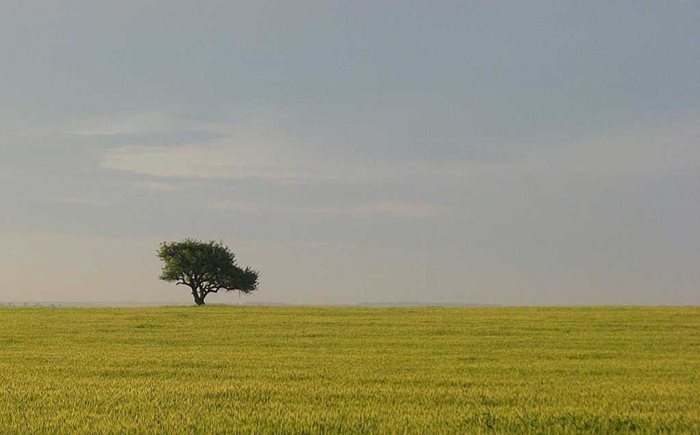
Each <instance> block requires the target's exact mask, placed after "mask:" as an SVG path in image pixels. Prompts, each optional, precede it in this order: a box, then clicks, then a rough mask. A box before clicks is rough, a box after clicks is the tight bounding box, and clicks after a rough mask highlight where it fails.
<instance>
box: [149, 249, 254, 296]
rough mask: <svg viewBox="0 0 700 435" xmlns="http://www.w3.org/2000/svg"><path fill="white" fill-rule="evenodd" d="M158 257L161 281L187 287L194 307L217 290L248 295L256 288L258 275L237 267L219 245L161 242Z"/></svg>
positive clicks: (226, 251)
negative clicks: (160, 262) (161, 268)
mask: <svg viewBox="0 0 700 435" xmlns="http://www.w3.org/2000/svg"><path fill="white" fill-rule="evenodd" d="M157 255H158V258H160V259H161V260H162V261H163V270H162V272H161V275H160V279H162V280H164V281H168V282H175V283H177V285H185V286H188V287H190V290H191V292H192V296H193V297H194V301H195V303H196V304H197V305H204V299H205V298H206V297H207V295H208V294H210V293H217V292H219V290H225V291H239V292H241V293H250V292H252V291H255V290H256V289H257V288H258V272H256V271H255V270H253V269H251V268H249V267H246V268H245V269H241V268H240V267H238V266H237V265H236V258H235V254H234V253H233V252H231V250H230V249H229V248H228V247H227V246H225V245H224V244H223V243H221V242H214V241H211V242H200V241H198V240H194V239H185V240H183V241H181V242H171V243H167V242H163V243H161V245H160V248H159V249H158V252H157Z"/></svg>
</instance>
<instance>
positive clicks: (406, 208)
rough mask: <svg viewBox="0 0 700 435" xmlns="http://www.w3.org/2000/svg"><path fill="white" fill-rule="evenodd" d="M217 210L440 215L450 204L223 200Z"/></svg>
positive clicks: (363, 215) (349, 214)
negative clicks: (290, 203) (301, 203)
mask: <svg viewBox="0 0 700 435" xmlns="http://www.w3.org/2000/svg"><path fill="white" fill-rule="evenodd" d="M210 208H212V209H215V210H231V211H239V212H244V213H255V214H257V213H260V214H266V213H302V214H313V215H330V216H354V217H370V216H377V215H383V216H394V217H402V218H413V219H424V218H431V217H436V216H439V215H441V214H443V213H444V212H446V211H447V207H444V206H440V205H435V204H428V203H422V202H401V201H381V202H373V203H368V204H359V205H349V206H323V205H313V206H286V205H274V204H264V203H255V202H232V201H220V202H215V203H212V204H210Z"/></svg>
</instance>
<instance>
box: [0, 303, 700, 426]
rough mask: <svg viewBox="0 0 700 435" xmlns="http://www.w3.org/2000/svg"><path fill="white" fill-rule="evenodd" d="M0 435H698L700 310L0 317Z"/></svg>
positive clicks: (70, 312)
mask: <svg viewBox="0 0 700 435" xmlns="http://www.w3.org/2000/svg"><path fill="white" fill-rule="evenodd" d="M0 404H2V405H1V406H0V433H19V432H22V433H38V432H40V433H96V432H103V433H227V432H235V433H273V432H274V433H387V432H409V433H473V432H538V433H541V432H633V431H634V432H681V433H683V432H686V433H699V432H700V308H634V307H629V308H615V307H607V308H306V307H252V306H250V307H233V306H231V307H226V306H207V307H172V308H107V309H103V308H53V309H52V308H3V309H0Z"/></svg>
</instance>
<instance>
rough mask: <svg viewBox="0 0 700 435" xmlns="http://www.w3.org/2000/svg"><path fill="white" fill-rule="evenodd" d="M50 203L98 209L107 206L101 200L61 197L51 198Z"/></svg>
mask: <svg viewBox="0 0 700 435" xmlns="http://www.w3.org/2000/svg"><path fill="white" fill-rule="evenodd" d="M51 202H54V203H57V204H68V205H82V206H92V207H100V206H106V205H109V202H107V201H102V200H97V199H92V198H82V197H74V196H61V197H57V198H53V199H52V201H51Z"/></svg>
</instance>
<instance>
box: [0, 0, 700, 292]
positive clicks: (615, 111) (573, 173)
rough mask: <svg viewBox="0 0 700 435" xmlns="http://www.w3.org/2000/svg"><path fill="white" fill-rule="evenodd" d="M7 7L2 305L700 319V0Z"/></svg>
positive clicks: (0, 43)
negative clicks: (171, 275)
mask: <svg viewBox="0 0 700 435" xmlns="http://www.w3.org/2000/svg"><path fill="white" fill-rule="evenodd" d="M0 9H1V11H2V12H1V13H0V56H2V57H1V60H0V62H2V63H1V65H0V247H1V248H2V249H0V276H2V277H3V278H2V281H3V284H2V286H1V287H0V302H10V301H13V302H19V301H28V302H50V301H51V302H76V301H84V302H94V303H122V302H133V303H149V304H150V303H157V304H191V303H192V301H191V296H190V295H189V294H188V293H187V291H185V290H183V289H182V288H181V287H175V286H173V285H171V284H167V283H164V282H160V281H159V280H158V279H157V277H158V274H159V272H160V265H159V261H158V259H157V258H156V257H155V250H156V249H157V247H158V244H159V243H160V242H161V241H172V240H178V239H182V238H185V237H194V238H199V239H202V240H221V241H223V242H224V243H225V244H227V245H228V246H230V247H231V249H232V250H233V251H234V252H235V253H236V254H237V258H238V260H239V263H240V264H241V265H250V266H252V267H254V268H256V269H258V270H260V271H261V286H260V290H259V291H258V292H257V293H256V294H254V295H248V296H243V297H241V296H239V295H237V294H217V295H212V296H210V299H211V302H215V303H240V302H274V303H289V304H357V303H428V304H441V303H456V304H504V305H562V304H632V305H647V304H653V305H658V304H661V305H683V304H693V305H697V304H700V266H699V265H700V26H699V25H698V23H700V2H698V1H695V0H687V1H680V0H678V1H644V0H640V1H634V2H631V1H619V2H608V1H585V2H583V1H576V2H570V1H561V0H556V1H540V0H534V1H528V2H522V1H498V2H495V1H469V2H466V1H462V2H458V1H434V2H427V1H393V0H383V1H381V2H378V1H375V0H373V1H364V0H355V1H329V0H324V1H296V2H289V1H265V0H256V1H250V2H237V1H208V0H199V1H180V0H168V1H164V0H138V1H135V0H133V1H132V0H122V1H105V2H94V1H73V0H62V1H57V0H54V1H48V0H41V1H39V0H38V1H32V2H26V1H18V0H0Z"/></svg>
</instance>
